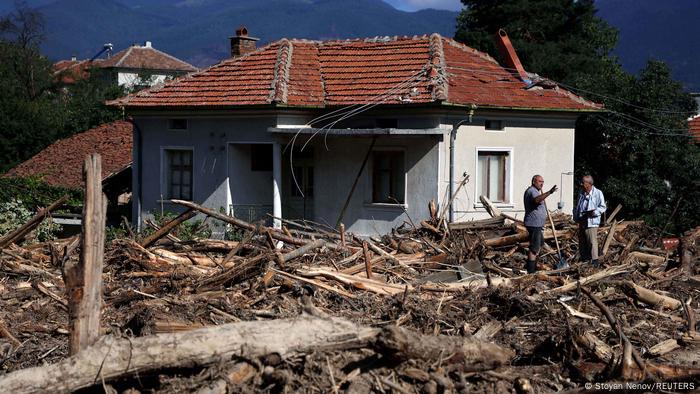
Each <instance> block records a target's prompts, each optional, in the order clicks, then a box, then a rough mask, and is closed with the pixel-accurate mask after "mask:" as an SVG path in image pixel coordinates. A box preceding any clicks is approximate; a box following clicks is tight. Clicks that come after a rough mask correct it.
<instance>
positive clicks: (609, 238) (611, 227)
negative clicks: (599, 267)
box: [600, 221, 617, 257]
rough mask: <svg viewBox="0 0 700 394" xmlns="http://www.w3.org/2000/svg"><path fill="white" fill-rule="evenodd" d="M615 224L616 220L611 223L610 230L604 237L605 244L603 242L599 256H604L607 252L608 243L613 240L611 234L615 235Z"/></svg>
mask: <svg viewBox="0 0 700 394" xmlns="http://www.w3.org/2000/svg"><path fill="white" fill-rule="evenodd" d="M616 226H617V221H614V222H613V224H612V225H611V226H610V230H608V236H607V237H606V238H605V244H603V251H602V252H601V253H600V257H603V256H605V254H606V253H608V249H609V248H610V243H611V242H612V240H613V235H615V227H616Z"/></svg>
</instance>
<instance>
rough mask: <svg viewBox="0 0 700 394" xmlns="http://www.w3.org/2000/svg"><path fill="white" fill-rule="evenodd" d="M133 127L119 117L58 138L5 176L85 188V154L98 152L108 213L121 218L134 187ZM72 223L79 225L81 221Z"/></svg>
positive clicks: (66, 186)
mask: <svg viewBox="0 0 700 394" xmlns="http://www.w3.org/2000/svg"><path fill="white" fill-rule="evenodd" d="M132 128H133V127H132V125H131V123H130V122H128V121H116V122H112V123H106V124H102V125H99V126H97V127H94V128H92V129H90V130H87V131H84V132H82V133H78V134H75V135H73V136H71V137H68V138H65V139H62V140H58V141H56V142H54V143H53V144H51V145H49V146H48V147H47V148H45V149H44V150H42V151H41V152H39V153H37V154H36V155H34V156H32V157H31V158H30V159H28V160H26V161H24V162H22V163H20V164H18V165H17V166H16V167H14V168H12V169H11V170H9V171H8V172H6V173H5V174H4V175H3V176H4V177H37V178H39V179H41V180H42V181H44V182H46V183H47V184H49V185H52V186H61V187H65V188H68V189H83V188H84V187H85V186H84V182H83V174H82V172H83V162H84V161H85V157H86V156H88V155H89V154H91V153H99V154H100V156H101V157H102V178H103V189H104V191H105V194H106V195H107V199H108V201H109V207H110V209H109V213H110V216H114V217H115V219H116V220H117V221H118V220H120V219H121V215H122V214H127V215H128V214H129V213H128V212H121V210H120V209H119V208H120V207H126V203H127V202H128V200H129V192H130V190H131V183H132V180H131V151H132ZM122 209H123V208H122ZM59 222H61V221H60V220H59ZM67 223H68V222H63V223H62V224H67ZM71 223H72V224H78V225H79V224H80V221H79V219H78V221H77V223H73V222H71ZM71 223H68V224H71Z"/></svg>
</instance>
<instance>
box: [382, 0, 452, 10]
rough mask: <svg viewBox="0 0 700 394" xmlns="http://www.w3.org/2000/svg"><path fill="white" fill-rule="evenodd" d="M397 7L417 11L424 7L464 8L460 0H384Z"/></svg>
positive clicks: (441, 8)
mask: <svg viewBox="0 0 700 394" xmlns="http://www.w3.org/2000/svg"><path fill="white" fill-rule="evenodd" d="M384 1H386V2H387V3H389V4H391V5H392V6H394V7H395V8H398V9H400V10H403V11H417V10H422V9H424V8H435V9H438V10H450V11H459V10H461V9H462V3H461V2H460V0H384Z"/></svg>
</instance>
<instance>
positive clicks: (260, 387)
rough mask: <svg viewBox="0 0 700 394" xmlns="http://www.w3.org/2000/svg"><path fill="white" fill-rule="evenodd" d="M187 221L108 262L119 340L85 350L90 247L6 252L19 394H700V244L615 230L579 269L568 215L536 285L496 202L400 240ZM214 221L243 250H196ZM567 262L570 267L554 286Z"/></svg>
mask: <svg viewBox="0 0 700 394" xmlns="http://www.w3.org/2000/svg"><path fill="white" fill-rule="evenodd" d="M173 203H175V204H179V205H182V206H184V207H186V209H187V210H186V211H185V213H183V214H182V215H180V216H178V217H177V218H175V219H174V220H172V221H170V222H169V223H167V224H166V225H164V226H163V227H162V228H157V227H156V228H155V230H154V232H153V233H152V234H151V235H150V236H148V237H145V238H140V237H138V236H132V237H129V238H121V239H116V240H114V241H112V242H111V243H109V244H108V245H107V246H106V250H105V258H104V268H103V271H102V275H101V280H102V282H103V283H102V293H103V297H104V299H103V303H102V304H103V306H102V311H101V319H100V321H99V332H97V334H96V335H97V337H98V338H99V339H98V340H97V341H96V342H94V343H93V344H91V345H90V346H87V347H81V348H79V349H78V351H72V350H71V346H72V342H71V341H72V338H73V337H74V335H76V333H75V332H74V331H75V330H77V328H76V327H78V326H77V325H76V324H73V323H72V322H71V320H72V319H80V318H81V316H77V315H76V314H75V313H73V312H71V311H75V310H76V307H75V305H72V303H74V302H75V298H76V296H75V294H76V290H75V289H76V285H75V283H74V282H75V280H73V279H71V278H70V275H71V274H70V272H69V271H70V269H69V268H67V267H71V266H74V265H75V264H76V262H77V261H78V260H79V256H81V255H82V254H83V249H84V248H85V246H84V245H85V244H84V242H81V238H80V237H75V238H70V239H62V240H57V241H53V242H46V243H37V244H32V245H28V246H20V241H21V240H22V238H23V237H24V236H26V234H27V232H26V231H25V232H24V233H23V235H21V236H17V235H16V234H15V235H12V234H10V235H9V236H6V237H3V238H0V248H2V250H1V252H0V253H1V254H0V272H2V274H1V275H2V276H0V305H1V307H0V370H1V371H2V372H0V387H3V388H5V390H7V391H8V392H13V393H22V392H35V391H53V392H70V391H74V390H78V389H81V388H86V387H92V386H96V387H102V388H104V390H105V391H108V390H111V391H110V392H127V393H137V392H163V393H165V392H168V393H170V392H199V393H226V392H258V391H270V392H298V391H304V392H334V393H338V392H348V393H366V392H375V391H378V392H397V393H414V392H426V393H438V392H444V393H449V392H467V391H475V390H478V391H487V390H488V391H494V392H512V391H513V390H515V391H517V392H519V393H530V392H552V391H561V390H577V389H579V388H583V387H584V385H585V384H586V383H589V382H618V381H634V382H660V381H661V382H675V383H677V384H686V383H687V384H688V385H686V386H683V387H685V388H686V389H688V388H692V387H691V386H690V385H694V386H693V387H695V388H697V387H698V386H697V384H698V382H700V379H699V377H700V366H699V365H697V363H698V361H699V359H698V354H699V352H698V345H700V334H698V332H697V331H696V329H697V320H696V315H695V312H696V310H697V309H698V298H699V297H698V296H700V292H699V289H700V277H699V276H698V270H700V266H698V265H697V262H698V260H699V259H700V241H699V240H700V228H698V229H696V230H695V231H691V232H689V233H687V234H686V235H685V236H684V237H683V238H681V239H680V240H679V242H678V245H677V246H676V247H675V248H674V249H666V248H662V247H659V245H661V244H662V242H661V240H660V238H659V237H658V236H657V234H655V232H654V231H653V230H652V229H650V228H649V227H647V226H646V225H645V224H644V223H643V222H639V221H624V220H623V221H616V220H615V219H614V216H615V214H616V212H615V213H613V214H612V215H610V217H608V219H607V221H606V222H605V225H604V226H602V227H601V228H600V231H599V237H600V240H599V241H600V245H602V253H601V261H602V263H603V264H602V267H599V268H594V267H591V266H590V265H589V264H587V263H578V262H575V261H576V255H577V242H576V237H575V233H576V226H575V223H573V222H572V221H571V218H570V217H569V216H567V215H564V214H562V213H557V214H555V215H553V216H554V217H553V220H552V222H553V227H551V226H548V227H546V229H545V240H547V241H551V240H553V239H554V237H555V236H556V239H557V242H556V243H552V242H550V243H551V244H552V245H550V246H549V247H546V248H545V250H544V251H543V255H542V256H541V258H540V261H541V262H540V267H539V272H538V273H537V274H534V275H526V274H525V271H524V264H525V258H526V257H525V253H526V250H527V235H526V232H525V229H524V227H523V226H522V223H520V222H519V221H518V220H517V219H515V218H512V217H509V216H507V215H505V214H503V213H501V212H498V211H497V210H496V209H494V208H493V207H492V206H490V205H489V204H488V201H487V200H486V201H485V204H486V206H487V207H489V212H490V213H491V214H492V217H491V218H489V219H484V220H476V221H470V222H464V223H451V224H447V223H446V222H445V220H444V214H443V215H441V214H439V213H438V211H437V209H436V207H435V204H434V203H431V204H429V208H428V209H429V210H430V212H431V215H430V216H431V219H430V220H426V221H423V222H421V223H412V222H410V223H407V224H406V225H405V226H402V227H401V228H397V229H395V230H394V231H393V232H392V234H388V235H385V236H384V237H382V238H381V239H379V238H370V239H360V238H358V237H356V236H353V235H352V234H349V233H346V232H345V231H343V229H342V226H341V230H340V231H336V230H334V229H332V228H328V227H326V226H322V225H319V224H315V223H310V222H308V221H305V222H294V221H285V222H284V226H283V227H282V229H281V230H277V229H273V228H270V227H265V226H263V225H261V224H252V223H246V222H244V221H241V220H239V219H236V218H232V217H229V216H226V215H224V214H221V213H219V212H216V211H213V210H208V209H206V208H203V207H201V206H198V205H196V204H193V203H191V202H185V201H177V200H175V201H173ZM47 212H48V211H45V212H42V213H41V215H46V213H47ZM197 213H199V214H204V215H208V216H210V217H212V218H214V219H218V220H222V221H224V222H226V223H227V224H228V225H230V226H233V227H235V228H236V229H238V230H240V233H241V234H242V236H241V239H240V240H238V241H225V240H214V239H195V240H190V241H183V240H180V239H178V238H177V226H178V225H179V224H180V223H182V222H183V221H185V220H187V219H189V218H191V217H193V216H194V215H195V214H197ZM38 220H40V219H38ZM28 227H29V228H31V226H28ZM24 230H26V228H25V229H24ZM8 240H9V241H8ZM555 244H558V245H559V246H560V249H561V254H562V257H563V258H565V259H567V260H568V261H569V262H570V263H571V265H570V267H568V268H565V269H560V270H555V269H554V266H555V264H556V263H557V261H558V260H559V259H560V258H559V251H557V249H556V247H555V246H556V245H555ZM84 281H85V280H84ZM80 286H81V284H78V287H77V288H78V289H80V291H82V288H81V287H80ZM86 288H87V287H86ZM85 291H87V290H85ZM98 308H99V306H98ZM98 316H100V315H99V314H98ZM69 343H71V346H69ZM71 354H72V355H71ZM674 387H676V388H680V389H681V390H682V389H683V387H681V386H674Z"/></svg>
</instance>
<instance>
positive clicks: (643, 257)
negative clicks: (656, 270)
mask: <svg viewBox="0 0 700 394" xmlns="http://www.w3.org/2000/svg"><path fill="white" fill-rule="evenodd" d="M627 258H628V259H630V260H637V261H641V262H644V263H649V264H663V263H664V261H666V257H664V256H657V255H654V254H649V253H642V252H630V254H628V255H627Z"/></svg>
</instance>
